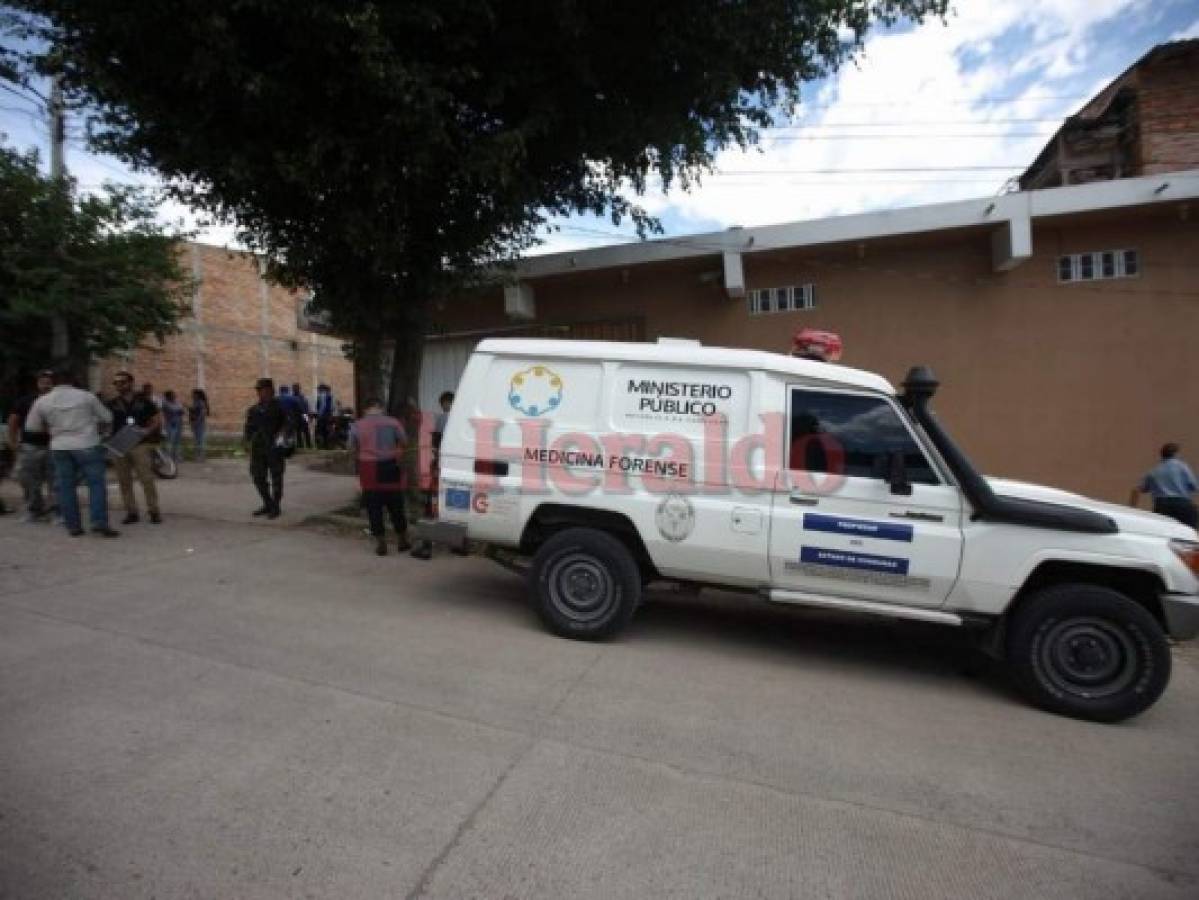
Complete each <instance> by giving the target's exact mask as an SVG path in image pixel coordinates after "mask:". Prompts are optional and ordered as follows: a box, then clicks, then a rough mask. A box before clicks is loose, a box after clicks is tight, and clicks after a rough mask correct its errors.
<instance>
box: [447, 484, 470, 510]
mask: <svg viewBox="0 0 1199 900" xmlns="http://www.w3.org/2000/svg"><path fill="white" fill-rule="evenodd" d="M445 505H446V509H470V491H469V490H468V489H467V488H446V489H445Z"/></svg>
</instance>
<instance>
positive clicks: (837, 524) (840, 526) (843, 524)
mask: <svg viewBox="0 0 1199 900" xmlns="http://www.w3.org/2000/svg"><path fill="white" fill-rule="evenodd" d="M803 527H804V531H825V532H828V533H829V534H848V535H853V536H854V537H870V538H878V539H879V540H883V541H906V542H908V543H911V542H912V537H913V535H914V533H915V532H914V529H913V528H912V526H911V525H897V524H893V523H891V522H872V521H870V520H869V519H845V518H842V517H841V516H823V515H820V514H819V513H804V517H803Z"/></svg>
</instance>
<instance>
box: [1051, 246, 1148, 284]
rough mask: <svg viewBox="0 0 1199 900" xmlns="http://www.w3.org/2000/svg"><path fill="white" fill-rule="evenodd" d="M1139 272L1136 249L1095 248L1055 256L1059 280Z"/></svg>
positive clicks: (1091, 279)
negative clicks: (1085, 251) (1095, 249)
mask: <svg viewBox="0 0 1199 900" xmlns="http://www.w3.org/2000/svg"><path fill="white" fill-rule="evenodd" d="M1140 272H1141V266H1140V258H1139V257H1138V255H1137V251H1136V250H1097V251H1094V252H1091V253H1072V254H1069V255H1066V256H1059V257H1058V258H1057V280H1058V281H1059V282H1072V281H1105V280H1107V279H1109V278H1133V277H1135V276H1137V275H1139V274H1140Z"/></svg>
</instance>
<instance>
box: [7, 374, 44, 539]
mask: <svg viewBox="0 0 1199 900" xmlns="http://www.w3.org/2000/svg"><path fill="white" fill-rule="evenodd" d="M53 387H54V373H53V372H38V375H37V393H36V394H29V395H27V396H25V397H22V398H21V399H19V400H18V401H17V403H16V405H15V406H14V407H13V408H12V412H11V413H9V416H8V446H10V447H12V448H14V449H15V448H17V447H18V446H19V447H20V453H19V455H18V457H17V481H18V483H20V485H21V491H22V492H23V493H24V495H25V514H26V516H27V517H28V520H29V521H30V522H36V521H37V520H38V519H41V518H43V517H44V516H45V515H46V513H48V512H49V511H50V507H49V504H47V502H46V497H45V493H44V492H43V490H42V488H43V485H45V486H47V487H50V486H52V485H53V484H54V478H53V475H52V471H51V468H50V435H48V434H46V433H45V432H38V431H27V430H26V429H25V419H26V418H27V417H28V416H29V409H30V407H32V406H33V402H34V401H35V400H37V398H38V397H40V396H41V395H42V394H48V393H50V389H51V388H53ZM51 490H52V489H51ZM51 496H53V494H52V493H51Z"/></svg>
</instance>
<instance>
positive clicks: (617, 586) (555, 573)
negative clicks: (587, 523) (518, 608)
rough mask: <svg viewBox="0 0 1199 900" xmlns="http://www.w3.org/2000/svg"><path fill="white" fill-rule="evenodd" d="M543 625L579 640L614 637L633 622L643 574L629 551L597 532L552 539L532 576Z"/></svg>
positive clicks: (571, 530) (587, 530)
mask: <svg viewBox="0 0 1199 900" xmlns="http://www.w3.org/2000/svg"><path fill="white" fill-rule="evenodd" d="M529 586H530V588H531V590H532V592H533V600H534V602H535V604H536V606H537V614H538V615H539V616H541V621H542V622H544V623H545V625H546V627H547V628H548V629H549V630H550V631H552V632H553V633H554V634H557V635H560V636H562V637H569V638H576V639H579V640H599V639H601V638H606V637H611V636H612V635H614V634H616V633H617V632H619V631H620V630H621V629H622V628H624V627H625V626H626V625H627V624H628V623H629V620H630V619H631V618H632V617H633V612H634V611H635V610H636V609H637V603H638V601H639V600H640V597H641V572H640V569H639V567H638V565H637V561H636V560H635V559H633V554H632V553H630V552H629V549H628V548H627V547H626V546H625V545H624V544H623V543H621V542H620V541H619V540H617V539H616V538H614V537H612V535H610V534H607V533H606V532H603V531H598V530H596V529H593V528H568V529H566V530H565V531H560V532H558V533H557V534H555V535H553V536H552V537H550V538H549V539H548V540H547V541H546V542H545V543H544V544H542V545H541V548H540V549H539V550H538V551H537V555H536V556H534V557H533V566H532V569H531V570H530V572H529Z"/></svg>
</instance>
